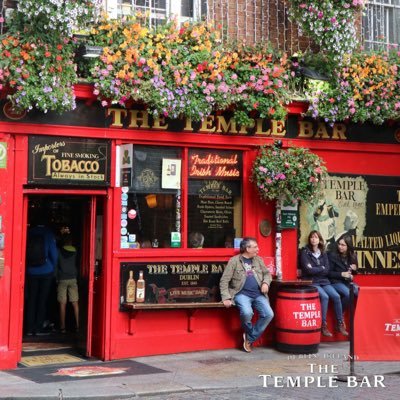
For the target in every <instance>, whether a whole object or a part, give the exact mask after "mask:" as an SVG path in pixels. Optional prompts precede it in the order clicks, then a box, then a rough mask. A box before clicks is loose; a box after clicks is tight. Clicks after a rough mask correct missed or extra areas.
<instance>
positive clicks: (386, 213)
mask: <svg viewBox="0 0 400 400" xmlns="http://www.w3.org/2000/svg"><path fill="white" fill-rule="evenodd" d="M314 229H315V230H318V231H320V232H321V235H322V237H323V238H324V240H325V241H326V245H327V248H328V250H329V248H331V247H332V245H333V244H334V243H335V241H337V240H338V239H339V238H341V237H343V236H344V235H349V236H351V237H352V240H353V244H354V248H355V250H356V254H357V259H358V264H359V273H361V274H400V178H399V177H386V176H371V175H363V176H355V175H342V174H335V175H329V177H328V178H327V180H326V183H325V191H324V197H323V198H322V199H320V200H319V201H318V203H317V204H308V203H307V204H304V203H302V204H301V206H300V241H299V246H300V247H303V246H304V245H305V244H306V242H307V236H308V234H309V232H310V231H311V230H314Z"/></svg>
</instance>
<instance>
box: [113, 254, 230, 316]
mask: <svg viewBox="0 0 400 400" xmlns="http://www.w3.org/2000/svg"><path fill="white" fill-rule="evenodd" d="M225 265H226V263H223V262H212V263H209V262H203V261H193V262H192V261H191V262H176V263H151V264H145V263H121V280H120V283H121V285H120V301H121V309H123V306H122V305H123V303H125V299H126V284H127V282H128V279H129V273H130V271H132V277H133V279H134V280H135V282H137V280H138V278H139V271H143V278H144V281H145V303H153V304H168V303H191V302H203V303H210V302H211V303H212V302H219V301H221V296H220V293H219V281H220V279H221V276H222V272H223V270H224V268H225Z"/></svg>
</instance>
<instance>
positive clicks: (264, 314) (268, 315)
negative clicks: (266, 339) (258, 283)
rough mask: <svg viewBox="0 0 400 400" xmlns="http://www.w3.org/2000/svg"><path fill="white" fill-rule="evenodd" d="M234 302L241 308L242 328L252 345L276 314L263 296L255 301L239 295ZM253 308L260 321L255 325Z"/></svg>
mask: <svg viewBox="0 0 400 400" xmlns="http://www.w3.org/2000/svg"><path fill="white" fill-rule="evenodd" d="M234 301H235V304H236V306H237V307H238V308H239V312H240V322H241V323H242V328H243V330H244V332H245V333H246V336H247V340H248V341H249V342H250V343H253V342H255V341H256V340H257V339H258V338H259V337H260V336H261V335H262V333H263V332H264V331H265V329H266V328H267V326H268V324H269V323H270V322H271V320H272V318H273V317H274V312H273V311H272V308H271V306H270V305H269V301H268V299H267V298H266V297H265V296H264V295H261V294H260V295H259V296H258V297H256V298H255V299H253V298H251V297H249V296H246V295H245V294H240V293H239V294H237V295H236V296H235V298H234ZM253 307H254V308H255V309H256V310H257V312H258V319H257V321H256V323H255V324H254V325H253V324H252V322H251V320H252V318H253V315H254V312H253Z"/></svg>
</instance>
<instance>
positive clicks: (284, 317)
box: [275, 285, 321, 354]
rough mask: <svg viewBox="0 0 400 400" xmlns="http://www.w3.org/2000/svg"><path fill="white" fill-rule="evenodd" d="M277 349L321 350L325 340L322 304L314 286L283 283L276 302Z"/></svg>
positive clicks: (298, 352)
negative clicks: (323, 335) (322, 331)
mask: <svg viewBox="0 0 400 400" xmlns="http://www.w3.org/2000/svg"><path fill="white" fill-rule="evenodd" d="M275 334H276V343H275V346H276V349H277V350H279V351H282V352H286V353H296V354H309V353H317V352H318V346H319V343H320V339H321V304H320V300H319V295H318V290H317V288H316V287H314V286H305V285H304V286H282V287H280V288H279V289H278V292H277V297H276V304H275Z"/></svg>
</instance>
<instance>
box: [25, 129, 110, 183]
mask: <svg viewBox="0 0 400 400" xmlns="http://www.w3.org/2000/svg"><path fill="white" fill-rule="evenodd" d="M110 153H111V145H110V141H108V140H97V139H86V138H70V137H56V136H30V137H29V160H28V168H29V171H28V183H34V184H42V185H66V184H68V185H89V184H90V185H91V186H93V185H96V186H107V185H109V184H110Z"/></svg>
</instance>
